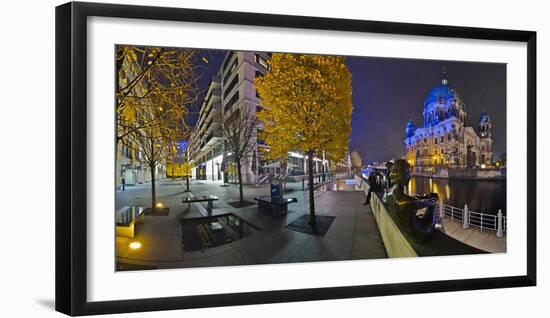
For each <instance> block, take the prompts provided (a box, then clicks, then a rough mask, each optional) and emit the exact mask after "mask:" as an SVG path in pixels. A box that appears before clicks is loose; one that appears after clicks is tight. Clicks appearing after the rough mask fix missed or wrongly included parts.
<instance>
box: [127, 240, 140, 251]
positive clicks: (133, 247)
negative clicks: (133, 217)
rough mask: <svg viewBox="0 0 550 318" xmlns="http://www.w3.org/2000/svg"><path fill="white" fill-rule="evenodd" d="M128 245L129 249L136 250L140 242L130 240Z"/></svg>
mask: <svg viewBox="0 0 550 318" xmlns="http://www.w3.org/2000/svg"><path fill="white" fill-rule="evenodd" d="M128 246H129V247H130V249H133V250H137V249H140V248H141V243H140V242H132V243H130V245H128Z"/></svg>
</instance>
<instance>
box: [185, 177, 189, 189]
mask: <svg viewBox="0 0 550 318" xmlns="http://www.w3.org/2000/svg"><path fill="white" fill-rule="evenodd" d="M186 176H187V178H186V179H187V181H186V184H187V189H186V190H185V192H189V173H187V174H186Z"/></svg>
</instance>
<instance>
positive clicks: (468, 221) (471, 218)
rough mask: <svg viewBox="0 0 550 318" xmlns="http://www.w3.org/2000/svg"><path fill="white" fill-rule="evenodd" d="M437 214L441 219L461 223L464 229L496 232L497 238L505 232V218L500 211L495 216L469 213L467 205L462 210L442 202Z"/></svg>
mask: <svg viewBox="0 0 550 318" xmlns="http://www.w3.org/2000/svg"><path fill="white" fill-rule="evenodd" d="M439 213H440V216H441V217H447V218H450V219H451V220H455V221H457V222H460V223H462V227H464V228H469V227H470V226H473V227H477V228H479V229H480V231H482V232H483V230H490V231H496V234H497V236H499V237H500V236H502V235H503V234H504V233H505V232H506V230H507V222H506V217H505V216H503V215H502V211H501V210H500V209H499V210H498V213H497V214H496V215H495V214H488V213H480V212H475V211H470V210H469V209H468V205H465V206H464V208H462V209H461V208H457V207H454V206H452V205H448V204H444V203H443V201H439Z"/></svg>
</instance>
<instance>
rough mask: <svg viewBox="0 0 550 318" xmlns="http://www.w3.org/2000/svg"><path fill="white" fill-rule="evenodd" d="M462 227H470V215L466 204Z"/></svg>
mask: <svg viewBox="0 0 550 318" xmlns="http://www.w3.org/2000/svg"><path fill="white" fill-rule="evenodd" d="M462 221H463V222H464V223H463V224H462V227H463V228H465V229H467V228H469V227H470V213H469V212H468V205H467V204H464V216H463V217H462Z"/></svg>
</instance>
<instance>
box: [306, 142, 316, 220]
mask: <svg viewBox="0 0 550 318" xmlns="http://www.w3.org/2000/svg"><path fill="white" fill-rule="evenodd" d="M307 170H308V176H309V225H310V226H311V227H315V225H316V222H315V199H314V197H313V151H311V150H310V151H308V152H307Z"/></svg>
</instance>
